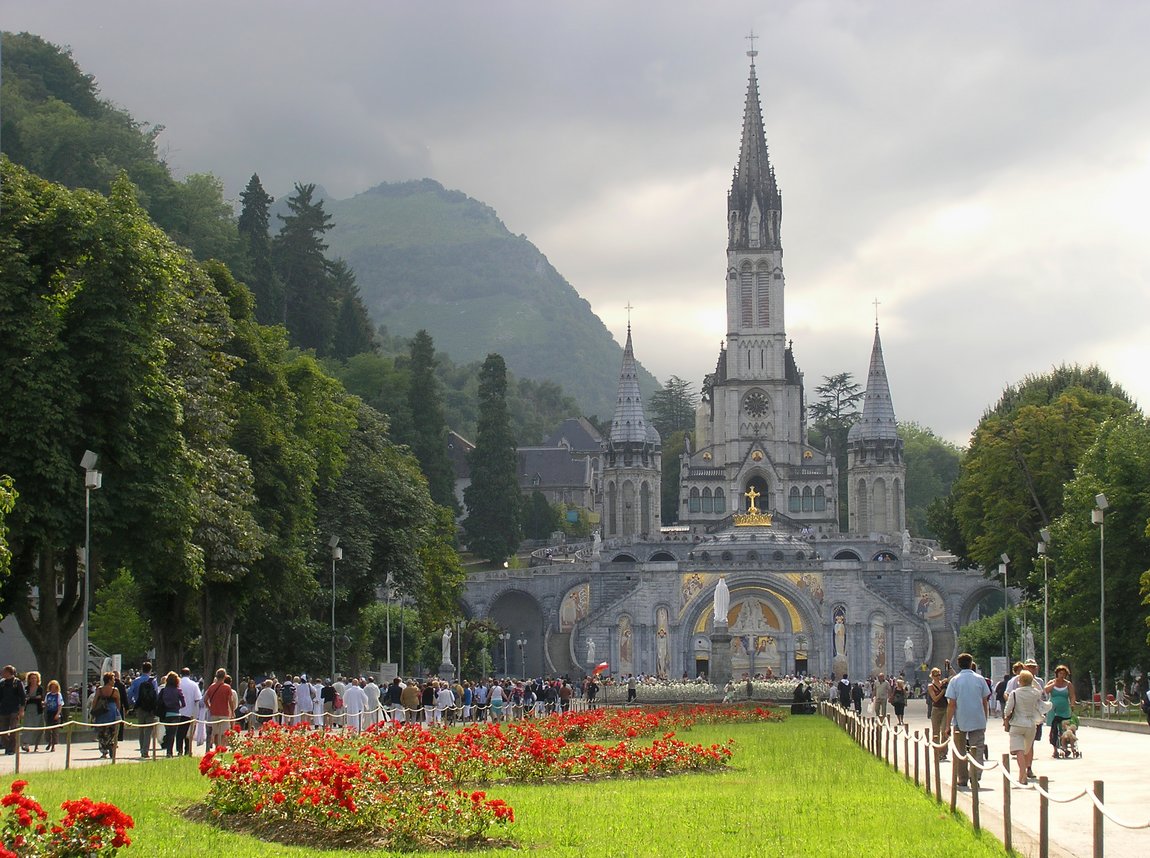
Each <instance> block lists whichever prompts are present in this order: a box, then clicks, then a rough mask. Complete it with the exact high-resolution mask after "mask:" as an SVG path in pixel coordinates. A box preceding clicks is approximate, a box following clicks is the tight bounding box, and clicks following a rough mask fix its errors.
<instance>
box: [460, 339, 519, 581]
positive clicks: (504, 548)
mask: <svg viewBox="0 0 1150 858" xmlns="http://www.w3.org/2000/svg"><path fill="white" fill-rule="evenodd" d="M469 461H470V465H471V485H469V486H468V487H467V488H466V489H465V490H464V493H463V499H464V502H465V503H466V504H467V513H468V514H467V518H466V519H465V520H464V522H463V529H464V530H465V531H466V533H467V538H468V545H469V547H470V548H471V550H472V552H474V553H475V554H478V555H480V556H481V557H485V558H486V559H488V560H490V561H491V562H493V563H502V562H503V561H504V560H506V559H507V558H508V557H509V556H510V555H511V554H512V553H514V551H515V550H516V548H518V546H519V541H520V539H521V538H522V527H521V523H520V516H521V513H520V508H521V506H522V500H521V496H520V494H519V480H518V479H517V478H516V471H517V464H516V457H515V439H514V438H513V437H512V436H511V420H510V417H509V416H508V412H507V366H506V364H505V363H504V362H503V358H502V357H501V356H500V355H497V354H490V355H488V356H487V360H485V361H484V362H483V368H482V369H481V370H480V373H479V422H478V424H477V426H476V438H475V449H474V450H472V451H471V456H470V459H469Z"/></svg>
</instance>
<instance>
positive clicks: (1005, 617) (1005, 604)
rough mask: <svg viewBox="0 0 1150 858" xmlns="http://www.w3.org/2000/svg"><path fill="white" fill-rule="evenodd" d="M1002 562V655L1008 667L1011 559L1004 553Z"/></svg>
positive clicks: (999, 565) (1000, 573) (1000, 564)
mask: <svg viewBox="0 0 1150 858" xmlns="http://www.w3.org/2000/svg"><path fill="white" fill-rule="evenodd" d="M1001 559H1002V562H1001V563H999V564H998V574H999V575H1001V576H1002V654H1003V655H1004V656H1005V657H1006V661H1007V665H1009V663H1010V594H1009V593H1008V592H1007V588H1006V565H1007V564H1008V563H1010V558H1009V557H1008V556H1007V555H1006V552H1005V551H1004V552H1002V555H1001Z"/></svg>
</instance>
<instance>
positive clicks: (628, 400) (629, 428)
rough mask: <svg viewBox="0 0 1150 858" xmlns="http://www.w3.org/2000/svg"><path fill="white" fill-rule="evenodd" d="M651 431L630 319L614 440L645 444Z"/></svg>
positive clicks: (613, 431)
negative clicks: (642, 392)
mask: <svg viewBox="0 0 1150 858" xmlns="http://www.w3.org/2000/svg"><path fill="white" fill-rule="evenodd" d="M628 310H630V307H628ZM649 431H655V427H653V426H650V427H649V426H648V425H647V418H646V416H645V415H644V413H643V395H642V394H641V393H640V392H639V368H638V365H637V364H636V362H635V350H634V348H633V347H632V345H631V323H630V322H628V323H627V344H626V345H625V346H624V347H623V366H622V368H621V369H620V370H619V393H618V397H617V398H616V400H615V416H614V418H612V420H611V443H612V444H613V445H619V444H628V443H630V444H643V443H645V442H646V441H647V440H648V432H649ZM656 437H658V433H656Z"/></svg>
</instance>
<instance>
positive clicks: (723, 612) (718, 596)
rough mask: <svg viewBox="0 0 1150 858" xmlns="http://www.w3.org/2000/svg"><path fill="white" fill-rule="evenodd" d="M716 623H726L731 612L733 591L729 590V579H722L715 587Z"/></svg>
mask: <svg viewBox="0 0 1150 858" xmlns="http://www.w3.org/2000/svg"><path fill="white" fill-rule="evenodd" d="M714 608H715V622H716V623H726V622H727V614H729V613H730V611H731V591H730V590H729V589H727V579H726V578H720V579H719V583H718V584H716V585H715V602H714Z"/></svg>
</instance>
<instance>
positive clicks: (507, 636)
mask: <svg viewBox="0 0 1150 858" xmlns="http://www.w3.org/2000/svg"><path fill="white" fill-rule="evenodd" d="M499 639H500V640H501V641H503V675H504V676H508V675H510V673H511V671H509V670H508V669H507V642H508V641H509V640H511V632H502V633H501V634H500V635H499Z"/></svg>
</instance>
